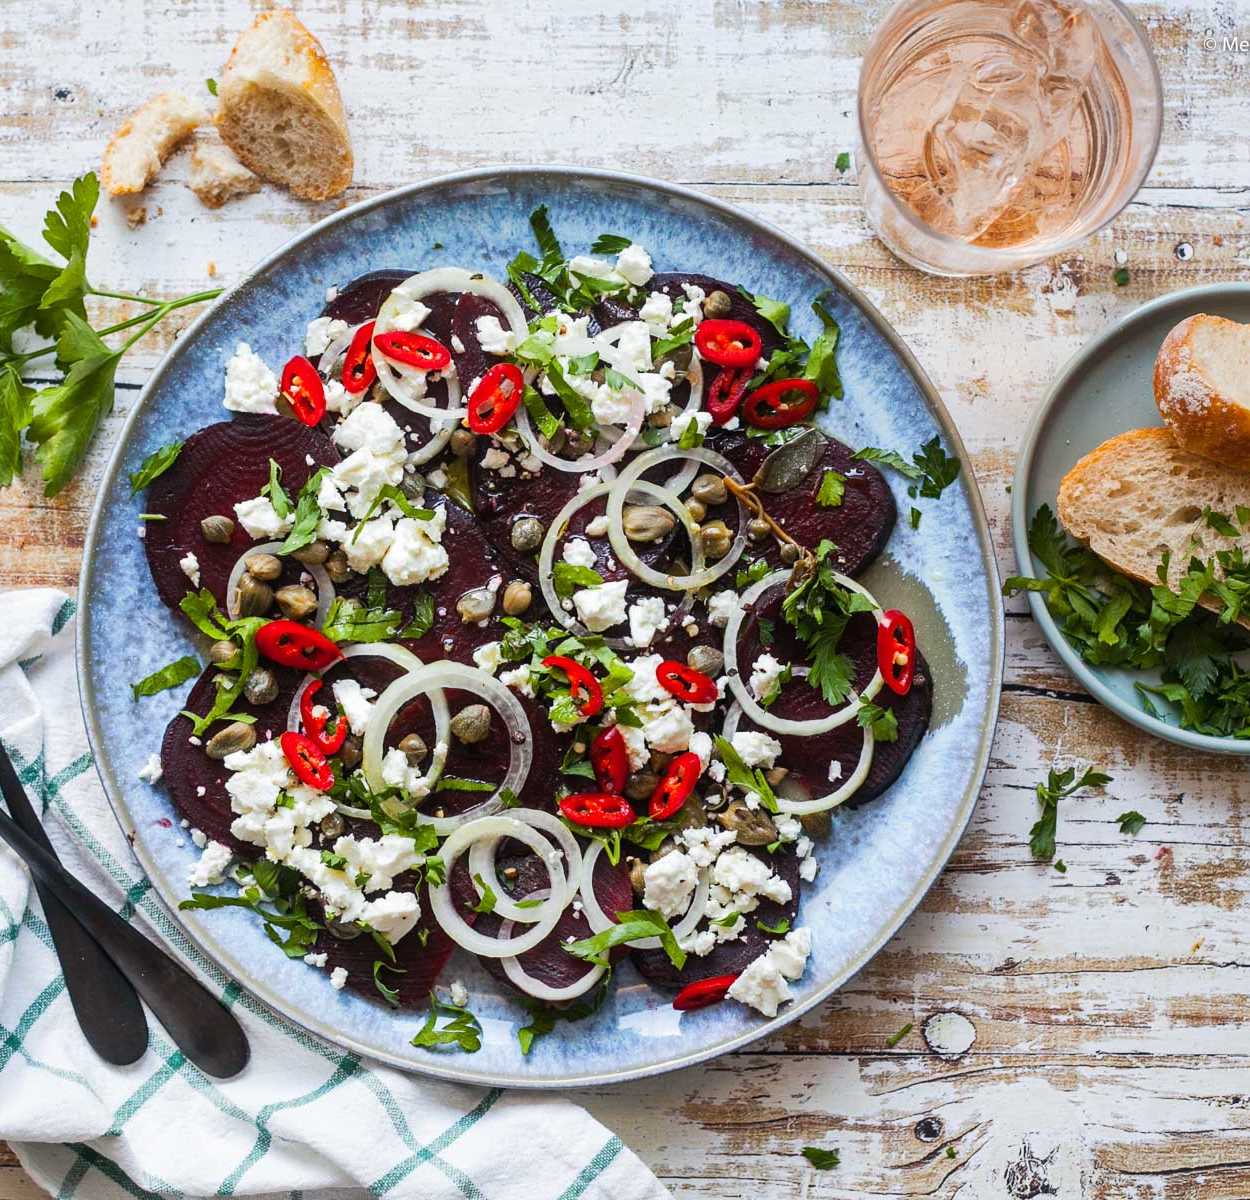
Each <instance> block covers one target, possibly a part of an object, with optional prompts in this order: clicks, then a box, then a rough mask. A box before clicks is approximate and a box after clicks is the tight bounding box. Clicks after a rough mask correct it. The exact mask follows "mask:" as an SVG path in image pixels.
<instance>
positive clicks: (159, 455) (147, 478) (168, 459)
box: [130, 442, 272, 496]
mask: <svg viewBox="0 0 1250 1200" xmlns="http://www.w3.org/2000/svg"><path fill="white" fill-rule="evenodd" d="M181 453H182V443H181V442H170V443H169V445H168V446H161V447H160V448H159V449H156V450H153V451H152V453H151V454H149V455H148V456H147V458H145V459H144V460H143V462H142V463H141V464H140V465H139V469H138V470H137V471H131V472H130V494H131V495H132V496H134V495H136V494H137V493H139V492H141V491H143V489H144V488H145V487H147V486H148V485H149V484H150V483H151V482H152V480H154V479H156V478H157V477H158V476H161V475H164V474H165V472H166V471H168V470H169V468H170V467H172V466H173V465H174V463H175V462H177V461H178V455H179V454H181ZM270 461H271V462H272V459H271V460H270Z"/></svg>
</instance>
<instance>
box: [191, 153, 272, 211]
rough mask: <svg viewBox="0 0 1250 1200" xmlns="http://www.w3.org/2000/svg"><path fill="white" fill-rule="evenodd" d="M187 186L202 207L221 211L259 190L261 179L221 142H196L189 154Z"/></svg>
mask: <svg viewBox="0 0 1250 1200" xmlns="http://www.w3.org/2000/svg"><path fill="white" fill-rule="evenodd" d="M187 187H189V188H190V189H191V190H192V191H193V192H194V193H195V194H196V195H197V196H198V197H199V198H200V202H201V203H202V204H207V205H208V207H209V208H220V207H221V206H222V205H223V204H227V203H229V201H231V200H237V199H238V198H239V197H240V196H250V195H251V194H252V193H253V192H259V191H260V180H259V179H258V178H257V177H256V176H255V175H253V174H252V172H251V171H249V170H248V169H247V168H246V167H245V166H244V165H243V164H242V163H241V162H239V160H238V159H237V158H235V156H234V155H233V154H231V153H230V151H229V150H228V149H227V148H226V147H225V146H224V145H222V144H221V143H220V142H205V141H199V142H197V143H196V145H195V149H194V150H193V151H192V153H191V174H190V175H189V176H188V177H187Z"/></svg>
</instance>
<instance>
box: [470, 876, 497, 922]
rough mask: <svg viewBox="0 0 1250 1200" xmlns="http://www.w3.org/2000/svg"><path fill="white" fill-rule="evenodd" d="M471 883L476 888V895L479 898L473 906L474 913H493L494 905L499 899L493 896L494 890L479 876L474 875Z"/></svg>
mask: <svg viewBox="0 0 1250 1200" xmlns="http://www.w3.org/2000/svg"><path fill="white" fill-rule="evenodd" d="M473 882H474V884H475V885H476V886H477V894H478V896H479V897H481V898H480V899H479V900H478V902H477V903H476V904H475V905H474V906H473V911H474V912H476V913H492V912H494V911H495V905H496V904H497V903H498V901H499V897H497V896H496V895H495V889H494V888H493V887H491V886H490V884H489V883H487V882H486V881H485V880H484V879H483V878H482V877H481V875H474V876H473Z"/></svg>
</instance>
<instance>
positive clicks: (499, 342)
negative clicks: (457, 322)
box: [475, 314, 517, 354]
mask: <svg viewBox="0 0 1250 1200" xmlns="http://www.w3.org/2000/svg"><path fill="white" fill-rule="evenodd" d="M475 324H476V328H477V340H478V342H479V344H480V345H481V347H482V349H483V350H485V351H486V353H487V354H511V353H512V352H513V350H515V349H516V347H517V336H516V334H515V333H513V332H512V330H511V329H505V328H504V327H503V326H502V325H501V324H500V323H499V318H498V317H496V316H493V315H490V314H488V315H487V316H484V317H478V319H477V321H476V322H475Z"/></svg>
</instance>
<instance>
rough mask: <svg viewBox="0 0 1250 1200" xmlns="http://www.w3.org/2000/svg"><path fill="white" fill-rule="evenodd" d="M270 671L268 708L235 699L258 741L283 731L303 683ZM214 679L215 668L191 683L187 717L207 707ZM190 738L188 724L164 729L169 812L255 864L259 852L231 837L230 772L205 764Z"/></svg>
mask: <svg viewBox="0 0 1250 1200" xmlns="http://www.w3.org/2000/svg"><path fill="white" fill-rule="evenodd" d="M273 670H274V673H275V674H276V675H277V678H278V695H277V696H276V698H275V699H273V700H271V701H270V702H269V703H268V704H262V705H253V704H248V703H247V702H246V701H245V700H243V699H242V698H240V700H239V702H238V703H237V704H236V705H235V707H236V708H237V709H239V710H241V711H243V712H251V713H255V715H256V724H255V725H254V726H253V728H254V729H255V730H256V737H257V740H258V741H265V740H267V739H268V737H269V736H270V735H271V734H272V735H273V736H274V737H277V736H278V735H279V734H280V733H282V732H283V731H284V730H285V729H286V719H287V713H288V712H289V711H290V708H291V701H292V700H293V699H294V697H295V691H296V689H297V688H298V687H299V685H300V681H301V680H302V679H303V676H302V675H301V674H299V673H298V672H296V671H290V670H287V669H286V668H285V667H274V668H273ZM217 674H218V671H217V669H216V668H215V667H209V668H208V670H206V671H205V672H204V674H203V675H201V676H200V678H199V679H198V680H197V681H196V684H195V686H194V687H193V688H192V689H191V693H190V695H189V696H188V697H187V705H186V707H187V709H188V711H190V712H194V713H198V714H200V715H201V716H203V715H204V713H206V712H208V710H209V709H210V708H211V707H212V704H213V700H214V699H215V698H216V695H217V685H216V684H215V683H214V682H213V679H214V677H215V676H216V675H217ZM220 728H222V726H221V725H217V726H214V727H212V728H210V729H209V730H208V734H207V735H206V736H205V738H204V740H205V741H207V739H208V737H209V736H211V735H212V734H213V733H215V732H216V731H217V729H220ZM189 737H191V722H190V721H189V720H188V719H187V718H186V717H184V716H177V717H175V718H174V719H173V720H172V721H171V722H170V723H169V727H168V728H167V729H166V730H165V738H164V741H162V743H161V771H162V772H163V778H164V783H165V786H166V787H167V788H168V789H169V795H170V799H171V800H173V802H174V807H175V808H176V809H177V810H178V812H179V813H180V814H181V815H182V816H183V817H185V818H186V819H187V820H188V821H190V822H191V824H192V826H193V827H194V828H196V829H199V830H202V831H203V832H204V833H205V834H207V835H208V836H209V837H210V838H212V839H213V841H215V842H221V843H222V844H223V845H226V846H229V847H230V848H231V849H232V850H234V851H235V852H236V853H237V854H239V855H240V856H242V857H244V858H259V857H260V853H261V851H260V848H259V847H257V846H253V845H250V844H248V843H247V842H241V841H239V840H238V838H236V837H235V836H234V835H233V834H232V833H231V832H230V824H231V822H232V821H233V820H234V813H233V812H231V811H230V797H229V795H228V794H227V792H226V779H227V777H228V776H229V775H230V772H229V771H228V770H227V769H226V767H225V766H224V765H223V764H222V763H221V762H220V761H219V760H217V759H212V758H209V757H208V755H207V754H205V753H204V747H203V746H195V745H192V744H191V742H189V741H188V740H187V739H188V738H189ZM198 788H203V789H204V795H202V796H201V795H198V794H197V789H198Z"/></svg>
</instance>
